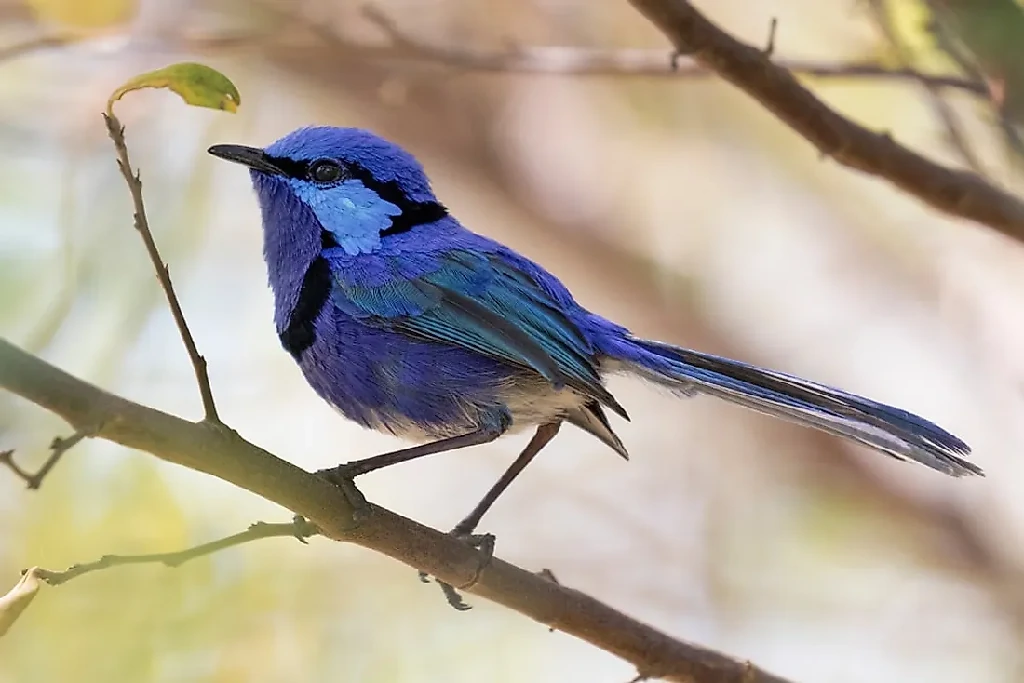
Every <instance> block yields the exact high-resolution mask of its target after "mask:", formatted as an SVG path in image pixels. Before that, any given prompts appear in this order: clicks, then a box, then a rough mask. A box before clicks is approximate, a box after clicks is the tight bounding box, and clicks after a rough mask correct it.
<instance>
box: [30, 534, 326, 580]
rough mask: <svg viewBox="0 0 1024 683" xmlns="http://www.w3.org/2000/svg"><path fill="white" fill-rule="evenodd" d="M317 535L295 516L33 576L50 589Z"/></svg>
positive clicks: (39, 570)
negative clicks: (112, 572) (119, 570)
mask: <svg viewBox="0 0 1024 683" xmlns="http://www.w3.org/2000/svg"><path fill="white" fill-rule="evenodd" d="M319 533H320V532H319V531H318V530H317V528H316V527H315V526H313V525H312V524H310V523H309V521H307V520H306V519H305V518H303V517H295V519H294V520H292V521H291V522H288V523H287V524H280V523H278V524H269V523H267V522H256V523H255V524H252V525H250V526H249V528H248V529H246V530H245V531H242V532H239V533H237V534H234V535H232V536H227V537H225V538H221V539H218V540H216V541H210V542H209V543H203V544H202V545H197V546H194V547H192V548H186V549H185V550H179V551H177V552H173V553H155V554H151V555H104V556H103V557H101V558H100V559H98V560H96V561H95V562H87V563H85V564H76V565H74V566H72V567H68V568H67V569H65V570H64V571H62V572H56V571H51V570H49V569H37V570H36V573H37V575H38V576H39V578H40V579H42V580H43V581H45V582H46V583H48V584H50V585H51V586H59V585H61V584H62V583H67V582H68V581H70V580H71V579H75V578H78V577H79V576H82V575H83V574H89V573H92V572H95V571H99V570H101V569H110V568H111V567H123V566H125V565H129V564H163V565H166V566H168V567H179V566H181V565H183V564H185V563H186V562H188V561H189V560H194V559H196V558H198V557H203V556H205V555H211V554H213V553H215V552H217V551H218V550H224V549H225V548H232V547H234V546H236V545H241V544H243V543H249V542H250V541H258V540H260V539H262V538H279V537H282V536H291V537H293V538H295V539H297V540H299V541H301V542H303V543H305V542H306V539H307V538H309V537H311V536H316V535H317V534H319Z"/></svg>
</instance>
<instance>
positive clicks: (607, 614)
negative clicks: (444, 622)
mask: <svg viewBox="0 0 1024 683" xmlns="http://www.w3.org/2000/svg"><path fill="white" fill-rule="evenodd" d="M0 387H2V388H4V389H6V390H8V391H10V392H12V393H14V394H17V395H19V396H21V397H23V398H25V399H27V400H29V401H32V402H33V403H35V404H37V405H39V406H42V407H44V408H46V409H48V410H51V411H52V412H54V413H56V414H57V415H59V416H61V417H62V418H64V419H65V420H66V421H67V422H69V423H70V424H71V425H73V426H75V427H78V428H81V427H82V426H86V425H96V424H98V425H102V426H101V427H100V429H99V430H98V432H97V434H96V436H97V437H100V438H104V439H107V440H109V441H113V442H115V443H119V444H121V445H124V446H126V447H128V448H135V449H138V450H142V451H146V452H149V453H152V454H153V455H155V456H157V457H159V458H161V459H163V460H165V461H167V462H172V463H176V464H178V465H183V466H185V467H189V468H191V469H193V470H196V471H199V472H204V473H206V474H210V475H213V476H215V477H218V478H220V479H223V480H224V481H227V482H230V483H232V484H234V485H236V486H238V487H240V488H243V489H246V490H249V491H252V492H253V493H255V494H256V495H259V496H261V497H263V498H265V499H267V500H269V501H271V502H274V503H277V504H278V505H281V506H282V507H284V508H286V509H288V510H291V511H292V512H294V513H295V514H297V515H301V516H302V517H304V518H306V519H308V520H309V523H310V524H312V525H313V526H315V527H316V528H317V529H319V530H320V533H321V534H322V535H323V536H325V537H327V538H331V539H334V540H336V541H345V542H350V543H356V544H358V545H361V546H363V547H365V548H369V549H371V550H375V551H377V552H380V553H383V554H385V555H388V556H389V557H392V558H394V559H396V560H398V561H400V562H403V563H404V564H406V565H408V566H410V567H413V568H414V569H419V570H422V571H424V572H426V573H428V574H430V575H432V576H434V577H437V579H438V580H439V581H443V582H445V583H447V584H450V585H452V586H457V587H459V588H460V589H461V590H464V591H466V592H467V593H471V594H474V595H478V596H480V597H484V598H487V599H489V600H492V601H494V602H497V603H499V604H501V605H504V606H506V607H508V608H510V609H513V610H516V611H518V612H520V613H522V614H524V615H526V616H528V617H530V618H532V619H534V620H536V621H538V622H540V623H542V624H546V625H548V626H549V627H552V628H555V629H557V630H559V631H562V632H564V633H568V634H571V635H574V636H576V637H578V638H581V639H583V640H585V641H587V642H589V643H591V644H593V645H595V646H596V647H599V648H601V649H603V650H606V651H607V652H610V653H612V654H615V655H617V656H619V657H621V658H622V659H624V660H626V661H628V662H631V663H632V664H633V665H634V666H636V667H637V670H638V671H639V672H640V673H641V674H642V675H644V676H648V677H651V678H665V679H668V680H673V681H686V682H688V683H786V682H785V679H782V678H780V677H778V676H774V675H772V674H770V673H767V672H765V671H763V670H761V669H759V668H757V667H755V666H753V665H750V664H748V663H746V662H742V661H738V660H735V659H732V658H730V657H727V656H725V655H723V654H721V653H718V652H715V651H713V650H709V649H706V648H703V647H699V646H697V645H693V644H690V643H687V642H684V641H681V640H677V639H675V638H672V637H671V636H669V635H667V634H665V633H662V632H661V631H658V630H657V629H655V628H652V627H651V626H648V625H647V624H644V623H642V622H639V621H637V620H635V619H632V618H631V617H629V616H627V615H625V614H623V613H622V612H619V611H617V610H615V609H613V608H611V607H609V606H608V605H605V604H603V603H601V602H600V601H598V600H596V599H594V598H592V597H590V596H588V595H585V594H583V593H580V592H579V591H576V590H573V589H571V588H568V587H566V586H564V585H561V584H559V583H556V582H554V581H551V580H549V579H548V578H545V577H542V576H538V575H537V574H534V573H533V572H530V571H527V570H525V569H521V568H519V567H516V566H514V565H512V564H509V563H508V562H505V561H503V560H501V559H499V558H497V557H495V558H493V559H492V560H491V561H490V562H489V563H488V564H487V566H486V567H485V568H484V569H483V570H482V571H480V566H479V555H478V553H477V551H476V550H475V549H474V548H471V547H470V546H468V545H466V544H465V543H462V542H461V541H459V540H457V539H455V538H453V537H452V536H450V535H448V534H445V533H442V532H440V531H437V530H435V529H430V528H428V527H425V526H423V525H421V524H418V523H416V522H414V521H412V520H410V519H407V518H405V517H401V516H399V515H396V514H395V513H393V512H390V511H389V510H386V509H384V508H381V507H378V506H376V505H371V504H368V509H367V511H366V513H365V514H363V515H361V516H360V518H359V519H358V521H357V520H355V519H354V518H353V513H354V512H355V508H354V507H353V505H352V503H351V502H350V501H349V499H348V498H347V497H346V496H345V494H344V493H343V492H342V491H341V490H340V489H338V488H337V487H335V486H333V485H331V484H330V483H329V482H327V481H326V480H324V479H322V478H320V477H317V476H316V475H314V474H311V473H309V472H305V471H303V470H301V469H299V468H298V467H295V466H294V465H292V464H290V463H288V462H285V461H284V460H281V459H280V458H277V457H275V456H274V455H272V454H270V453H268V452H267V451H265V450H263V449H261V448H259V447H257V446H254V445H252V444H251V443H249V442H248V441H246V440H244V439H243V438H242V437H241V436H239V435H238V434H237V433H235V432H234V431H232V430H231V429H229V428H228V427H226V426H224V425H222V424H219V423H213V422H208V421H203V422H189V421H187V420H183V419H181V418H178V417H174V416H173V415H168V414H167V413H163V412H161V411H158V410H154V409H152V408H148V407H146V406H143V405H140V404H138V403H134V402H132V401H128V400H127V399H124V398H121V397H119V396H115V395H113V394H109V393H107V392H105V391H103V390H102V389H99V388H97V387H94V386H92V385H90V384H87V383H85V382H83V381H81V380H79V379H76V378H75V377H72V376H71V375H69V374H67V373H65V372H63V371H61V370H59V369H57V368H55V367H53V366H52V365H49V364H48V363H46V362H45V361H43V360H42V359H40V358H37V357H35V356H32V355H31V354H28V353H25V352H24V351H22V350H21V349H19V348H17V347H16V346H14V345H12V344H10V343H9V342H7V341H5V340H2V339H0ZM477 572H479V576H478V577H477ZM474 580H475V582H474Z"/></svg>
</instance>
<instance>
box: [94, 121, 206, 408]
mask: <svg viewBox="0 0 1024 683" xmlns="http://www.w3.org/2000/svg"><path fill="white" fill-rule="evenodd" d="M103 121H104V122H105V123H106V124H107V133H108V134H109V135H110V139H111V140H113V141H114V149H115V150H117V166H118V168H119V169H121V175H122V176H124V180H125V182H126V183H127V184H128V191H129V192H130V193H131V195H132V203H133V204H134V206H135V217H134V218H135V229H136V230H137V231H138V232H139V234H140V235H141V236H142V241H143V242H144V243H145V244H146V252H147V253H148V254H149V258H150V260H151V261H152V262H153V268H154V269H155V270H156V279H157V280H159V281H160V287H161V288H162V289H163V290H164V294H166V295H167V304H168V305H169V306H170V307H171V315H172V316H174V323H175V325H177V326H178V332H179V333H180V334H181V340H182V342H184V343H185V349H186V350H187V351H188V357H189V359H190V360H191V361H192V369H193V371H194V372H195V375H196V383H197V384H198V385H199V395H200V396H201V397H202V399H203V410H204V411H205V415H206V420H207V421H208V422H213V423H219V422H220V417H218V415H217V406H216V404H215V403H214V402H213V390H212V389H211V388H210V375H209V373H208V372H207V370H206V359H205V358H203V357H202V356H201V355H200V354H199V350H198V349H197V348H196V342H195V339H193V338H192V332H190V331H189V329H188V323H186V322H185V314H184V313H183V312H182V310H181V304H180V303H178V297H177V295H176V294H175V293H174V285H172V284H171V275H170V273H169V272H168V270H167V264H166V263H164V261H163V259H162V258H161V257H160V251H159V250H158V249H157V248H156V242H155V241H154V240H153V233H152V232H151V231H150V229H149V221H148V220H147V218H146V207H145V205H144V204H143V201H142V179H141V177H140V176H139V173H138V171H133V170H132V164H131V161H130V160H129V158H128V145H127V144H126V143H125V139H124V126H122V125H121V122H120V121H118V120H117V117H116V116H114V115H113V113H108V114H104V115H103Z"/></svg>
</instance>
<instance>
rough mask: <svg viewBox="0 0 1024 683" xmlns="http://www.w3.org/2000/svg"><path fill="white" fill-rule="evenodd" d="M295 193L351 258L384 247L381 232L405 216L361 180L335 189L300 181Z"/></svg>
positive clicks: (335, 186) (348, 182)
mask: <svg viewBox="0 0 1024 683" xmlns="http://www.w3.org/2000/svg"><path fill="white" fill-rule="evenodd" d="M293 191H294V192H295V193H296V194H297V195H298V196H299V198H300V199H301V200H302V201H303V202H305V204H306V205H307V206H308V207H309V208H310V209H311V210H312V211H313V213H314V215H316V218H317V220H318V221H319V222H320V225H322V226H323V228H324V230H326V231H327V232H328V233H330V234H331V236H332V237H334V240H335V241H336V242H337V243H338V246H339V247H341V248H342V249H344V250H345V253H347V254H349V255H350V256H355V255H356V254H366V253H370V252H373V251H375V250H376V249H377V248H378V247H380V233H381V231H382V230H386V229H387V228H389V227H391V223H392V218H393V217H394V216H398V215H400V214H401V213H402V210H401V209H400V208H399V207H398V206H396V205H395V204H392V203H391V202H389V201H386V200H384V199H382V198H381V197H380V195H378V194H377V193H376V192H374V191H373V190H371V189H369V188H367V187H366V186H365V185H363V183H362V182H360V181H358V180H346V181H345V182H343V183H339V184H337V185H334V186H333V187H315V186H312V185H310V184H309V183H299V182H296V183H294V184H293Z"/></svg>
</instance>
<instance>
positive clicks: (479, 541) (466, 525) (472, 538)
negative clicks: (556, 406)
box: [420, 422, 562, 611]
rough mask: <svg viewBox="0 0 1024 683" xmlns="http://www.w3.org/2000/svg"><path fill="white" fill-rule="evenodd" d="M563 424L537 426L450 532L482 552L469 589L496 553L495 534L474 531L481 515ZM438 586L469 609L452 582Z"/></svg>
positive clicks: (457, 605)
mask: <svg viewBox="0 0 1024 683" xmlns="http://www.w3.org/2000/svg"><path fill="white" fill-rule="evenodd" d="M561 426H562V423H561V422H550V423H547V424H542V425H540V426H539V427H537V431H536V432H534V435H533V438H532V439H530V443H528V444H526V448H524V449H523V451H522V453H520V454H519V457H518V458H516V459H515V462H513V463H512V464H511V465H510V466H509V468H508V469H507V470H505V473H504V474H502V475H501V478H500V479H499V480H498V481H497V483H495V484H494V486H492V487H491V488H490V489H489V490H488V491H487V493H486V494H484V497H483V498H482V499H481V500H480V502H479V503H477V504H476V507H474V508H473V511H472V512H470V513H469V514H468V515H466V517H465V518H464V519H463V520H462V521H461V522H459V523H458V524H456V525H455V527H454V528H453V529H452V530H451V531H449V532H448V533H450V534H451V535H452V536H455V537H456V538H458V539H460V540H462V541H464V542H466V543H467V544H469V545H471V546H473V547H474V548H477V549H478V550H479V551H480V566H479V567H478V568H477V572H476V576H475V577H474V578H473V580H472V581H471V582H470V583H469V584H468V585H467V586H463V588H468V587H469V586H472V585H473V584H474V583H476V580H477V578H479V576H480V572H481V571H483V570H484V568H485V567H486V566H487V563H488V562H490V561H491V557H492V556H493V555H494V536H493V535H491V534H474V533H473V531H474V530H475V529H476V528H477V526H479V524H480V520H481V518H483V516H484V515H485V514H486V513H487V511H488V510H490V509H491V506H492V505H494V502H495V501H496V500H498V497H499V496H501V494H502V493H504V492H505V489H507V488H508V487H509V484H511V483H512V481H513V480H514V479H515V478H516V477H518V476H519V473H520V472H522V471H523V469H525V468H526V466H527V465H529V464H530V461H531V460H533V459H534V457H536V455H537V454H538V453H540V452H541V450H542V449H543V448H544V447H545V446H547V445H548V442H550V441H551V439H553V438H555V434H557V433H558V429H559V427H561ZM420 580H421V581H426V580H427V574H426V573H425V572H420ZM437 583H438V585H439V586H440V587H441V590H442V591H444V596H445V598H446V599H447V600H448V604H449V605H451V606H452V607H454V608H455V609H457V610H460V611H461V610H467V609H469V605H467V604H466V603H465V602H464V601H463V600H462V596H461V595H459V592H458V591H457V590H456V589H455V588H454V587H453V586H452V585H450V584H447V583H444V582H443V581H438V582H437Z"/></svg>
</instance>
